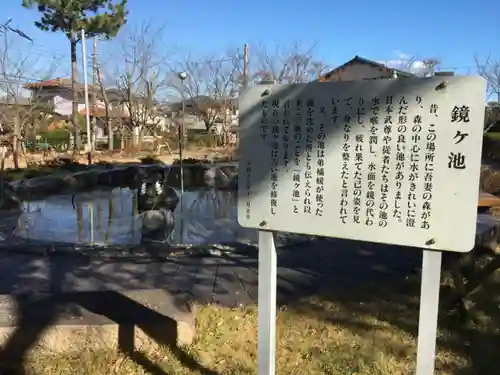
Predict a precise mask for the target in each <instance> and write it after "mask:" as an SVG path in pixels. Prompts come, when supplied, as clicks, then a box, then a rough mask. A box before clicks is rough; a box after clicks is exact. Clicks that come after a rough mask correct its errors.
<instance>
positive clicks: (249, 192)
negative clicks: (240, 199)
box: [245, 161, 252, 220]
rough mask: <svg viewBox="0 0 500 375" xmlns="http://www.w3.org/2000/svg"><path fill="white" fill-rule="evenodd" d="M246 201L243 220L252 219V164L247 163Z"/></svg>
mask: <svg viewBox="0 0 500 375" xmlns="http://www.w3.org/2000/svg"><path fill="white" fill-rule="evenodd" d="M246 172H247V176H246V177H247V185H246V189H247V199H246V209H245V218H246V219H247V220H250V219H251V217H252V190H251V189H252V162H250V161H249V162H247V168H246Z"/></svg>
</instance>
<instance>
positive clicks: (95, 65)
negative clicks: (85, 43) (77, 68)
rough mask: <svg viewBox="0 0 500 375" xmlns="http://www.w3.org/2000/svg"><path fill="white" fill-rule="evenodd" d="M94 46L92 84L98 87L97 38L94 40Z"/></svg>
mask: <svg viewBox="0 0 500 375" xmlns="http://www.w3.org/2000/svg"><path fill="white" fill-rule="evenodd" d="M92 39H93V41H94V46H93V49H92V84H93V85H97V37H96V36H94V38H92Z"/></svg>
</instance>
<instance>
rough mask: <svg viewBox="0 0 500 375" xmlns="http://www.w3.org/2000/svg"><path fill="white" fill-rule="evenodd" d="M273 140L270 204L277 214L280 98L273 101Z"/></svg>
mask: <svg viewBox="0 0 500 375" xmlns="http://www.w3.org/2000/svg"><path fill="white" fill-rule="evenodd" d="M271 106H272V127H271V133H272V142H271V192H270V206H271V214H273V215H276V209H277V208H278V178H279V177H278V175H279V139H280V125H279V109H280V102H279V100H278V99H273V100H272V103H271Z"/></svg>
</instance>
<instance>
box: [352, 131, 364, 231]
mask: <svg viewBox="0 0 500 375" xmlns="http://www.w3.org/2000/svg"><path fill="white" fill-rule="evenodd" d="M358 122H359V121H358ZM363 138H364V134H356V137H355V141H356V143H355V145H356V148H355V154H354V167H355V168H354V176H353V191H352V196H353V199H352V203H353V208H352V214H353V215H352V220H353V222H354V223H355V224H361V216H360V215H361V193H362V192H361V186H362V184H363V181H362V177H363Z"/></svg>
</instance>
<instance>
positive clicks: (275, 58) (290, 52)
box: [239, 42, 328, 84]
mask: <svg viewBox="0 0 500 375" xmlns="http://www.w3.org/2000/svg"><path fill="white" fill-rule="evenodd" d="M315 51H316V45H312V46H305V45H303V44H301V43H298V42H295V43H291V44H290V45H278V46H276V47H274V48H270V47H268V46H266V45H264V44H262V43H261V44H257V45H253V46H250V47H249V54H250V64H249V76H248V82H249V83H250V84H252V83H254V84H256V83H261V82H262V81H273V82H276V83H301V82H310V81H312V80H314V79H318V78H319V77H321V76H322V75H323V74H324V73H325V72H326V71H327V69H328V66H327V65H326V64H325V63H324V62H323V61H322V59H320V58H319V57H318V56H316V52H315ZM242 64H243V61H242V60H241V61H240V65H239V71H240V73H241V74H242V73H243V65H242Z"/></svg>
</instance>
